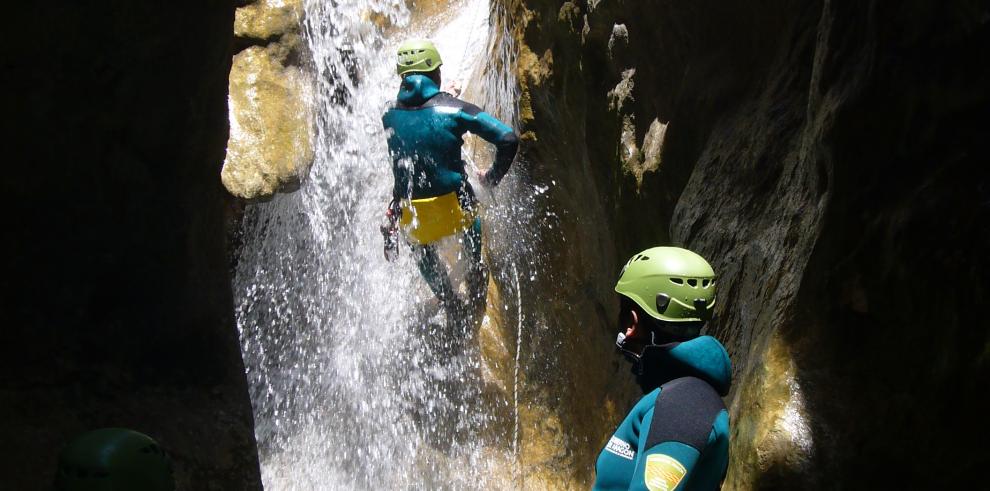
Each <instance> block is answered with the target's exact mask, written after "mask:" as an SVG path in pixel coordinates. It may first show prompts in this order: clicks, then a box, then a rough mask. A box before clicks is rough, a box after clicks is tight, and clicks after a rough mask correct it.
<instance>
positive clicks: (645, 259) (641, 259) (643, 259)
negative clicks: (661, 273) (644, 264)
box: [639, 256, 650, 261]
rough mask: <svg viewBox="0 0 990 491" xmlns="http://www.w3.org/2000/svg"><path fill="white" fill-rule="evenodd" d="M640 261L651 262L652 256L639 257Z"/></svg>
mask: <svg viewBox="0 0 990 491" xmlns="http://www.w3.org/2000/svg"><path fill="white" fill-rule="evenodd" d="M639 260H640V261H649V260H650V256H640V257H639Z"/></svg>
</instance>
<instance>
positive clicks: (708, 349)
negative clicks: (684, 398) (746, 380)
mask: <svg viewBox="0 0 990 491" xmlns="http://www.w3.org/2000/svg"><path fill="white" fill-rule="evenodd" d="M632 372H633V374H635V375H636V382H637V383H638V384H639V386H640V387H641V388H642V389H643V391H644V392H650V391H652V390H653V389H655V388H657V387H659V386H661V385H663V384H665V383H667V382H669V381H671V380H674V379H675V378H680V377H686V376H691V377H697V378H700V379H702V380H704V381H706V382H708V383H709V384H710V385H711V386H712V387H714V388H715V390H716V391H718V393H719V394H721V395H723V396H724V395H725V394H728V393H729V386H730V385H731V384H732V364H731V362H730V361H729V354H728V353H727V352H726V351H725V348H724V347H723V346H722V344H721V343H719V342H718V341H717V340H716V339H715V338H713V337H711V336H698V337H697V338H694V339H692V340H690V341H684V342H680V343H669V344H660V345H651V346H647V347H646V348H644V349H643V354H642V355H640V356H639V358H638V359H637V360H635V361H634V363H633V366H632Z"/></svg>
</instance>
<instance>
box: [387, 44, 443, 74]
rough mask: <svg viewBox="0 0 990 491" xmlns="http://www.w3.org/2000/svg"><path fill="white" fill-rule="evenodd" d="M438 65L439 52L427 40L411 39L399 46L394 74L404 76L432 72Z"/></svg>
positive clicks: (441, 62)
mask: <svg viewBox="0 0 990 491" xmlns="http://www.w3.org/2000/svg"><path fill="white" fill-rule="evenodd" d="M440 65H443V60H441V59H440V52H439V51H437V47H436V46H434V45H433V42H432V41H430V40H429V39H411V40H409V41H406V42H404V43H402V44H401V45H399V49H398V59H397V61H396V64H395V72H396V73H398V74H399V75H405V74H407V73H413V72H432V71H433V70H436V69H437V68H438V67H439V66H440Z"/></svg>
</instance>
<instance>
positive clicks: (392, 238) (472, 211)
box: [382, 40, 519, 316]
mask: <svg viewBox="0 0 990 491" xmlns="http://www.w3.org/2000/svg"><path fill="white" fill-rule="evenodd" d="M397 57H398V60H397V63H396V72H397V73H398V75H399V77H400V78H401V83H400V85H399V93H398V96H397V97H396V100H395V101H394V103H392V104H391V106H390V107H389V108H388V109H387V110H386V112H385V114H384V116H382V123H383V125H384V126H385V129H386V132H387V133H388V148H389V153H390V155H391V157H392V173H393V177H394V178H395V179H394V184H393V187H392V201H391V202H390V203H389V205H388V208H387V211H386V213H385V216H386V223H385V224H384V225H382V233H383V235H384V237H385V257H386V259H388V260H394V259H395V256H396V254H397V253H398V231H399V229H400V228H401V230H402V231H403V232H404V234H403V235H404V236H405V239H406V241H407V242H408V243H409V244H410V245H411V246H412V249H413V252H414V254H415V257H416V261H417V264H418V266H419V270H420V273H421V274H422V275H423V278H424V279H425V280H426V283H427V284H428V285H429V287H430V290H432V291H433V294H434V295H436V297H437V298H438V299H439V300H440V302H441V304H442V305H443V307H444V309H445V310H446V311H447V313H448V316H449V315H451V314H452V313H454V312H458V311H461V309H462V308H464V307H465V305H464V303H463V302H462V301H461V300H460V299H459V297H458V295H457V294H456V292H455V291H454V287H453V286H452V284H451V280H450V277H449V275H448V274H447V269H446V267H445V266H444V264H443V263H442V262H441V260H440V256H439V254H438V252H437V248H436V242H437V241H439V240H440V239H442V238H444V237H448V236H451V235H455V234H462V236H461V239H462V240H461V241H462V244H463V247H464V251H465V253H466V255H467V257H468V258H469V261H470V266H469V267H468V271H467V286H468V294H469V296H470V297H471V298H472V299H474V300H479V301H483V300H484V296H485V289H486V287H487V281H488V280H487V272H486V268H485V266H484V264H483V262H482V257H481V218H480V216H479V215H478V201H477V199H476V198H475V195H474V190H473V189H472V187H471V184H470V183H469V182H468V179H467V172H466V171H465V163H464V160H462V159H461V145H462V144H463V140H462V138H463V136H464V134H465V133H467V132H471V133H473V134H476V135H478V136H480V137H481V138H483V139H485V140H486V141H488V142H489V143H491V144H494V145H495V162H494V164H493V165H492V166H491V168H490V169H488V170H487V171H479V172H478V175H477V177H478V181H479V182H480V183H481V185H482V186H485V187H491V186H495V185H497V184H498V183H499V181H501V180H502V177H504V176H505V174H506V173H507V172H508V171H509V167H510V166H511V165H512V161H513V159H514V158H515V155H516V150H517V149H518V146H519V143H518V142H519V140H518V137H517V136H516V134H515V132H514V131H513V130H512V128H510V127H509V126H508V125H506V124H505V123H502V122H501V121H499V120H498V119H496V118H494V117H492V116H491V115H490V114H488V113H486V112H484V111H482V110H481V109H480V108H478V107H477V106H475V105H473V104H470V103H467V102H464V101H462V100H460V99H458V98H457V97H455V96H453V95H451V94H449V93H447V92H442V91H441V90H440V84H441V77H440V67H441V66H442V65H443V61H442V60H441V59H440V53H439V52H438V51H437V48H436V46H434V45H433V43H432V42H431V41H429V40H411V41H406V42H404V43H403V44H402V45H400V46H399V48H398V50H397Z"/></svg>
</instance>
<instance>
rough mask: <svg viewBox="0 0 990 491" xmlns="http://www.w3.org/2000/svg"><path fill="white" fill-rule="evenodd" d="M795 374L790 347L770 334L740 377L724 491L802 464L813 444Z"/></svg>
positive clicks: (806, 460) (793, 468)
mask: <svg viewBox="0 0 990 491" xmlns="http://www.w3.org/2000/svg"><path fill="white" fill-rule="evenodd" d="M796 370H797V367H796V365H795V363H794V357H793V354H792V353H791V350H790V347H789V346H788V345H787V343H786V342H785V341H784V340H783V339H782V338H781V337H780V335H779V334H774V335H773V337H772V338H771V339H770V340H769V344H768V346H767V350H766V353H765V354H764V355H763V357H762V359H761V363H759V364H758V365H756V366H755V367H754V369H753V373H751V374H750V375H749V377H745V378H744V379H743V380H745V382H744V383H745V385H743V386H742V387H741V391H742V393H741V394H740V397H739V401H738V407H737V408H734V409H738V411H737V413H738V416H737V417H735V418H734V419H733V422H732V435H731V438H730V441H731V445H732V447H731V450H730V454H731V455H732V458H731V459H730V463H729V473H728V476H727V479H726V482H725V486H724V489H753V488H754V487H756V484H757V482H758V481H759V480H760V479H761V478H765V477H766V475H767V474H768V473H782V472H788V471H799V470H800V469H801V468H802V467H803V466H806V465H808V462H809V460H808V459H809V458H810V457H811V455H812V452H813V448H814V446H813V442H812V435H811V430H810V427H809V420H808V414H807V410H806V408H805V403H804V392H803V389H802V388H801V384H800V383H799V381H798V379H797V377H796Z"/></svg>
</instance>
